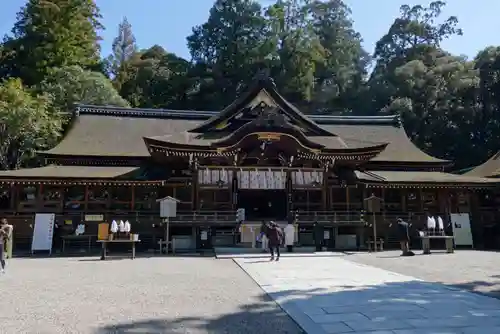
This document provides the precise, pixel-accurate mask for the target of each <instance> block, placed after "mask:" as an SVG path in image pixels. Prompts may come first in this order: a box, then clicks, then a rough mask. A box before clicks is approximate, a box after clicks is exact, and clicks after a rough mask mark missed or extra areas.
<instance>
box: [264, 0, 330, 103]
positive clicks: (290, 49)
mask: <svg viewBox="0 0 500 334" xmlns="http://www.w3.org/2000/svg"><path fill="white" fill-rule="evenodd" d="M310 6H311V0H278V1H277V2H276V3H275V4H274V5H272V6H270V7H269V8H268V9H267V11H266V14H267V18H268V20H269V31H268V37H267V38H268V39H269V40H270V41H271V43H270V44H271V47H273V52H272V53H271V54H270V56H269V57H268V59H270V64H271V65H270V68H271V74H272V75H273V77H275V79H276V83H277V85H278V87H279V88H280V90H281V91H282V92H283V94H284V95H285V96H286V97H287V98H288V99H289V100H290V101H292V102H295V103H298V102H303V101H304V100H305V101H310V100H311V99H312V96H313V92H314V85H315V81H316V80H315V79H316V78H315V73H316V68H317V66H318V64H321V63H323V62H324V61H325V50H324V48H323V46H322V45H321V42H320V38H319V37H318V35H317V34H316V31H315V30H314V26H313V23H312V22H311V20H310V13H311V7H310ZM268 43H269V42H268Z"/></svg>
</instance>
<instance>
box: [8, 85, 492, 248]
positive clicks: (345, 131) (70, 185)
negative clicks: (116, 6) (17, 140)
mask: <svg viewBox="0 0 500 334" xmlns="http://www.w3.org/2000/svg"><path fill="white" fill-rule="evenodd" d="M38 156H39V158H40V159H41V161H43V162H44V166H43V167H38V168H28V169H20V170H12V171H3V172H0V182H1V185H2V199H1V201H0V203H1V206H0V207H1V210H2V215H3V216H5V217H6V218H7V219H8V220H9V222H11V223H12V224H14V231H15V247H17V248H18V249H22V248H23V247H24V248H26V247H28V246H27V245H29V243H30V238H31V236H32V233H33V232H32V229H33V220H34V215H35V214H36V213H54V214H55V215H56V223H57V225H58V226H59V232H58V233H59V234H58V235H59V236H60V235H65V234H68V233H69V234H70V233H72V232H71V231H72V228H73V226H74V225H75V224H81V223H84V224H85V225H86V226H87V228H86V233H89V235H92V236H93V235H96V234H97V232H96V231H97V224H98V223H99V222H103V221H107V222H110V221H111V220H129V221H130V223H131V225H132V229H133V230H134V232H135V233H139V234H140V235H141V240H142V242H141V245H140V246H141V247H143V248H145V249H148V248H154V247H156V246H155V245H154V244H155V243H156V240H157V238H159V237H160V236H161V235H162V234H161V231H159V230H160V228H159V227H160V226H162V220H161V218H160V216H159V204H158V202H157V199H159V198H163V197H165V196H171V197H173V198H175V199H177V200H178V201H179V203H178V207H177V211H178V212H177V216H176V217H173V218H172V219H171V237H172V238H177V239H178V240H177V244H178V245H182V247H185V248H191V249H192V248H200V247H213V246H218V245H229V246H234V245H239V244H249V243H252V240H251V239H252V237H251V236H249V234H246V232H245V231H247V229H248V228H253V227H257V226H259V225H260V224H261V221H262V220H271V219H272V220H275V221H278V222H286V221H287V220H289V219H290V217H291V216H293V217H294V219H296V223H297V224H298V229H297V230H298V236H297V238H298V244H300V245H310V244H311V243H312V242H313V241H312V239H313V238H312V225H313V224H314V223H318V224H322V225H324V228H325V229H328V231H329V232H331V235H332V241H331V242H330V244H329V246H331V247H332V248H362V247H363V245H364V244H365V243H364V240H365V239H367V238H370V233H371V232H370V229H369V228H366V225H367V223H368V224H370V222H369V221H368V222H366V220H367V219H364V218H363V216H362V209H363V200H364V199H365V198H367V197H369V196H371V195H375V196H378V197H379V198H381V199H382V200H383V208H382V210H381V212H379V213H378V214H377V216H376V217H377V218H376V220H377V221H376V223H377V224H378V225H379V235H380V236H383V237H384V238H386V239H387V240H390V238H391V233H392V232H391V228H390V226H391V222H393V221H394V220H395V219H396V217H402V218H404V219H408V220H411V221H412V222H414V223H416V225H418V224H420V223H421V222H422V221H423V218H424V217H425V216H426V215H427V214H433V215H441V216H442V217H443V219H449V218H447V217H449V214H450V213H453V212H467V213H470V215H471V217H472V219H471V220H472V226H473V228H472V230H473V234H474V224H479V222H476V221H474V217H475V214H474V203H475V201H476V198H477V194H478V193H481V192H487V191H489V190H488V189H491V188H493V187H495V186H496V184H497V182H496V181H497V180H494V179H491V178H486V177H481V176H468V175H455V174H450V173H446V172H445V169H446V168H447V167H449V166H451V165H452V162H450V161H446V160H441V159H438V158H435V157H432V156H429V155H428V154H426V153H424V152H423V151H421V150H420V149H418V148H417V147H416V146H415V145H414V144H413V143H412V142H411V141H410V139H409V138H408V136H407V135H406V133H405V130H404V128H403V126H402V124H401V122H400V119H399V117H398V116H376V117H357V116H331V115H324V114H312V115H311V114H308V115H305V114H303V113H302V112H300V111H299V110H298V109H297V108H296V107H295V106H294V105H292V104H291V103H289V102H288V101H287V100H286V99H284V98H283V97H282V96H281V95H280V94H279V92H277V90H276V87H275V85H274V83H273V81H272V80H271V79H269V78H260V79H258V80H256V81H255V82H254V83H253V84H252V85H250V87H249V88H248V90H247V91H246V93H244V94H242V95H241V96H240V97H239V98H238V99H237V100H236V101H234V102H233V103H232V104H231V105H229V106H227V107H226V108H225V109H223V110H222V111H217V112H215V111H188V110H151V109H127V108H117V107H109V106H90V105H78V106H76V108H75V110H74V116H73V119H72V122H71V125H70V128H69V129H68V130H67V132H66V135H65V137H64V138H63V139H62V141H61V142H60V143H59V144H58V145H57V146H55V147H54V148H52V149H50V150H48V151H45V152H39V155H38ZM238 208H244V209H245V221H244V222H243V226H240V224H239V223H237V222H236V210H237V209H238ZM371 223H372V224H373V222H371ZM343 236H344V237H343ZM56 238H57V237H56ZM348 240H350V241H348ZM179 247H181V246H179Z"/></svg>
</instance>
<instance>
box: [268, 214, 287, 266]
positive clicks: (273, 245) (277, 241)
mask: <svg viewBox="0 0 500 334" xmlns="http://www.w3.org/2000/svg"><path fill="white" fill-rule="evenodd" d="M266 236H267V239H268V242H269V251H270V252H271V261H273V260H274V251H276V261H279V259H280V246H281V245H282V244H283V241H284V236H283V231H282V230H281V228H280V227H279V226H278V224H276V223H275V222H273V221H272V222H270V223H269V224H268V225H267V228H266Z"/></svg>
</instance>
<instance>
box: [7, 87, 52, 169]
mask: <svg viewBox="0 0 500 334" xmlns="http://www.w3.org/2000/svg"><path fill="white" fill-rule="evenodd" d="M60 133H61V117H60V115H59V114H58V113H54V112H53V111H52V109H51V99H50V96H49V95H47V94H42V95H35V96H33V95H32V94H31V93H30V92H29V91H28V90H26V89H25V87H24V86H23V85H22V83H21V80H19V79H9V80H6V81H4V82H3V83H2V84H0V167H1V168H2V169H4V170H5V169H17V168H19V167H20V166H21V164H22V163H23V162H24V161H25V160H26V159H28V158H30V157H32V156H33V154H34V152H35V151H36V150H40V149H45V148H47V147H49V146H51V145H52V144H54V142H55V140H56V139H57V138H58V137H59V135H60Z"/></svg>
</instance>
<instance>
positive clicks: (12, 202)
mask: <svg viewBox="0 0 500 334" xmlns="http://www.w3.org/2000/svg"><path fill="white" fill-rule="evenodd" d="M17 187H18V185H17V184H12V183H11V184H10V209H11V210H12V211H17V207H16V203H17V198H16V197H17Z"/></svg>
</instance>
